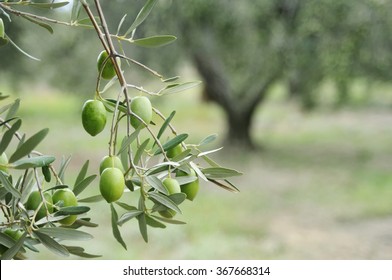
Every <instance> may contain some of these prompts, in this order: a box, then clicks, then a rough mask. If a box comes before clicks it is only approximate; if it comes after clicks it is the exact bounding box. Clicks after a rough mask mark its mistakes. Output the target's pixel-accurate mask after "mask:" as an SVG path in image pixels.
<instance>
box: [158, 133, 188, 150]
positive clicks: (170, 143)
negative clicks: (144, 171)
mask: <svg viewBox="0 0 392 280" xmlns="http://www.w3.org/2000/svg"><path fill="white" fill-rule="evenodd" d="M187 138H188V134H186V133H183V134H179V135H177V136H175V137H174V138H173V139H170V140H169V141H167V142H166V143H165V144H163V145H162V148H163V150H164V151H165V152H166V151H167V150H170V149H171V148H173V147H175V146H177V145H178V144H180V143H181V142H183V141H184V140H185V139H187ZM160 153H162V149H161V148H159V149H158V150H157V151H156V152H155V154H154V155H159V154H160Z"/></svg>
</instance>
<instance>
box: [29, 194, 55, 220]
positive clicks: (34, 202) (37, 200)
mask: <svg viewBox="0 0 392 280" xmlns="http://www.w3.org/2000/svg"><path fill="white" fill-rule="evenodd" d="M44 198H45V201H46V207H47V209H48V211H49V213H52V212H53V199H52V196H51V195H50V194H49V193H47V192H46V193H44ZM41 202H42V198H41V194H40V192H39V191H33V192H31V193H30V195H29V198H28V199H27V201H26V205H25V206H26V209H27V210H34V211H35V210H37V208H38V206H39V205H40V204H41ZM45 216H46V208H45V206H44V205H43V204H42V205H41V207H40V208H39V210H38V212H37V215H36V216H35V220H36V221H38V220H40V219H42V218H43V217H45Z"/></svg>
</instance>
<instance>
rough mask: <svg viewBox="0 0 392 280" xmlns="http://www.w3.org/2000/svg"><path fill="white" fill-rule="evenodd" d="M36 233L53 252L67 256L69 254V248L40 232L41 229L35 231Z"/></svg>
mask: <svg viewBox="0 0 392 280" xmlns="http://www.w3.org/2000/svg"><path fill="white" fill-rule="evenodd" d="M34 235H35V236H36V237H37V238H38V239H39V241H41V243H42V244H43V245H44V246H45V247H46V248H48V249H49V250H50V251H52V252H53V253H55V254H57V255H60V256H65V257H68V256H69V252H68V250H67V249H66V248H65V247H64V246H63V245H61V244H60V243H58V242H57V241H56V240H54V239H53V238H51V237H50V236H48V235H46V234H44V233H42V232H39V231H35V232H34Z"/></svg>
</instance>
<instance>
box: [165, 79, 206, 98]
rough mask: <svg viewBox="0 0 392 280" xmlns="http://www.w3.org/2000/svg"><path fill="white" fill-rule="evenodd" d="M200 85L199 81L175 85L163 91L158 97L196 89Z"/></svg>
mask: <svg viewBox="0 0 392 280" xmlns="http://www.w3.org/2000/svg"><path fill="white" fill-rule="evenodd" d="M200 84H201V82H200V81H195V82H187V83H183V84H177V85H174V86H170V85H169V86H168V87H167V88H165V89H163V90H162V91H161V92H160V93H159V95H164V94H173V93H178V92H181V91H185V90H188V89H191V88H193V87H196V86H198V85H200Z"/></svg>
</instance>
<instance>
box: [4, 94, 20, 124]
mask: <svg viewBox="0 0 392 280" xmlns="http://www.w3.org/2000/svg"><path fill="white" fill-rule="evenodd" d="M19 106H20V99H19V98H18V99H16V100H15V101H14V103H12V105H11V107H10V108H9V109H8V112H7V115H6V117H5V119H6V120H8V119H12V118H13V117H14V116H15V114H16V112H18V110H19Z"/></svg>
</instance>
